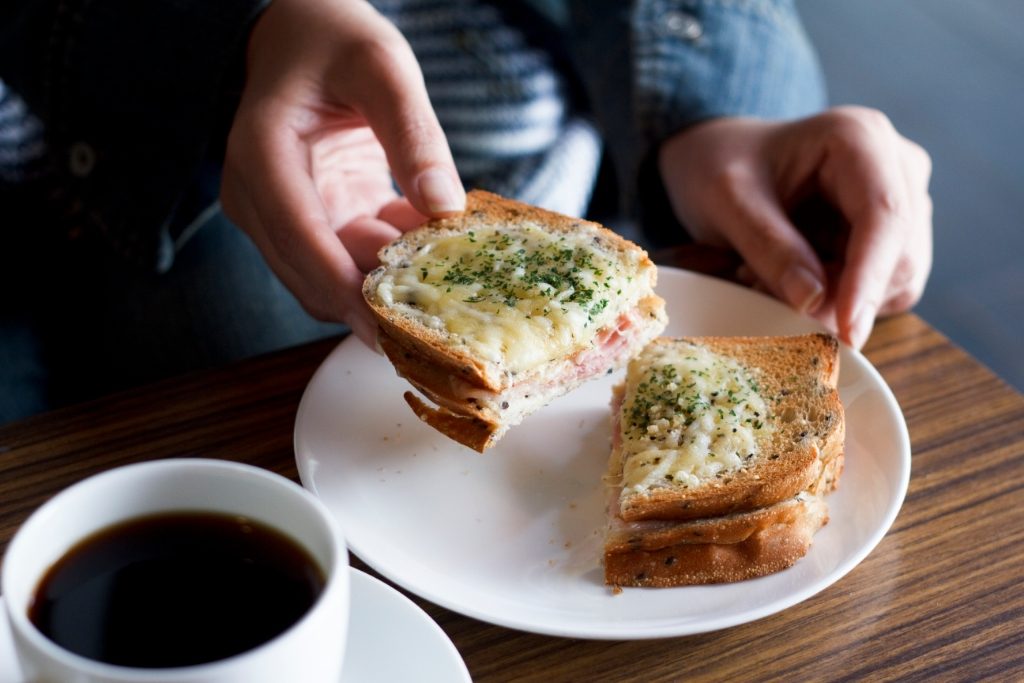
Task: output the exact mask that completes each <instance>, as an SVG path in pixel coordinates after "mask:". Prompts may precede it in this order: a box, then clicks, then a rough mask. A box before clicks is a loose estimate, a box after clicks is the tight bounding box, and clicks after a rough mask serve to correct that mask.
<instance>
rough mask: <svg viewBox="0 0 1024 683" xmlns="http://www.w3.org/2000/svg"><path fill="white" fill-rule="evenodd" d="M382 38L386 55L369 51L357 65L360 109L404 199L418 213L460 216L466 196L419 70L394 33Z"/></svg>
mask: <svg viewBox="0 0 1024 683" xmlns="http://www.w3.org/2000/svg"><path fill="white" fill-rule="evenodd" d="M381 21H382V22H384V23H387V22H386V20H385V19H383V18H381ZM386 33H387V34H390V37H389V38H388V39H387V40H386V41H384V43H383V45H384V49H379V48H378V49H371V50H367V52H366V54H365V55H364V60H361V61H362V62H363V63H362V64H361V65H360V66H359V68H360V69H361V73H360V78H359V81H360V84H361V85H362V86H363V88H362V93H361V96H360V97H359V103H358V109H360V112H361V113H362V114H363V116H364V117H365V118H366V121H367V122H368V123H369V125H370V127H371V128H372V129H373V132H374V134H375V135H376V136H377V139H378V140H380V143H381V146H382V147H383V148H384V152H385V154H386V155H387V159H388V165H389V166H390V168H391V172H392V175H393V176H394V179H395V181H396V182H397V183H398V186H399V188H401V190H402V194H404V195H405V196H406V198H408V200H409V202H410V203H411V204H412V205H413V206H414V207H415V208H416V209H417V210H418V211H420V212H421V213H423V214H425V215H428V216H444V215H449V214H452V213H457V212H459V211H462V210H463V209H465V205H466V193H465V191H464V190H463V187H462V182H461V181H460V180H459V173H458V171H457V170H456V169H455V162H454V161H453V160H452V154H451V150H450V149H449V148H448V141H447V139H446V138H445V135H444V131H442V130H441V124H440V123H439V122H438V120H437V115H436V114H435V113H434V109H433V107H432V106H431V104H430V98H429V96H428V95H427V88H426V84H425V83H424V82H423V74H422V72H421V71H420V67H419V64H418V63H417V61H416V57H415V56H414V55H413V53H412V49H411V48H410V47H409V44H408V43H407V42H406V41H405V38H404V37H402V35H401V34H400V33H399V32H398V30H397V29H395V28H394V27H393V26H391V25H390V24H387V29H386Z"/></svg>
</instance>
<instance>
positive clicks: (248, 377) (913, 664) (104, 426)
mask: <svg viewBox="0 0 1024 683" xmlns="http://www.w3.org/2000/svg"><path fill="white" fill-rule="evenodd" d="M673 260H674V261H675V262H677V263H678V262H680V259H679V258H675V259H673ZM719 265H721V266H722V268H723V270H727V269H728V267H729V264H728V263H727V262H723V263H720V264H719ZM336 343H337V340H328V341H322V342H318V343H313V344H310V345H306V346H301V347H297V348H294V349H289V350H287V351H283V352H279V353H275V354H272V355H268V356H264V357H260V358H256V359H252V360H248V361H245V362H242V363H238V364H236V365H232V366H229V367H225V368H222V369H218V370H214V371H209V372H202V373H198V374H193V375H190V376H185V377H180V378H176V379H173V380H170V381H165V382H162V383H160V384H156V385H152V386H147V387H144V388H141V389H138V390H134V391H130V392H127V393H122V394H119V395H115V396H112V397H109V398H105V399H102V400H99V401H96V402H92V403H88V404H84V405H80V406H76V407H72V408H69V409H64V410H60V411H56V412H53V413H49V414H46V415H42V416H39V417H36V418H31V419H28V420H24V421H22V422H19V423H15V424H12V425H8V426H6V427H2V428H0V551H3V550H4V549H5V548H6V545H7V543H8V541H9V540H10V538H11V536H12V535H13V534H14V532H15V530H16V529H17V527H18V525H20V524H21V523H22V522H23V521H24V520H25V518H26V517H27V516H28V515H29V514H30V513H31V512H32V511H33V510H34V509H35V508H36V507H37V506H39V505H40V504H41V503H42V502H43V501H45V500H46V499H47V498H48V497H50V496H52V495H53V494H55V493H56V492H57V491H59V490H60V489H62V488H64V487H66V486H68V485H70V484H72V483H74V482H76V481H78V480H80V479H82V478H84V477H86V476H88V475H91V474H94V473H96V472H99V471H101V470H105V469H108V468H110V467H114V466H117V465H123V464H126V463H130V462H136V461H141V460H149V459H154V458H166V457H171V456H203V457H213V458H226V459H231V460H241V461H245V462H248V463H252V464H255V465H259V466H262V467H265V468H267V469H270V470H273V471H275V472H278V473H280V474H283V475H285V476H288V477H291V478H293V479H297V472H296V469H295V461H294V457H293V451H292V427H293V420H294V418H295V411H296V408H297V406H298V402H299V398H300V396H301V394H302V391H303V389H304V388H305V386H306V383H307V382H308V381H309V379H310V377H311V376H312V374H313V372H314V371H315V370H316V368H317V366H318V365H319V363H320V362H321V361H322V360H323V359H324V358H325V357H326V356H327V354H328V353H329V351H330V350H331V349H332V348H333V347H334V345H335V344H336ZM865 352H866V354H867V357H868V358H869V359H870V360H871V362H872V363H873V364H874V365H875V366H876V367H877V368H878V369H879V370H880V371H881V373H882V375H883V376H884V377H885V380H886V381H887V382H888V384H889V386H890V387H892V389H893V391H894V392H895V394H896V398H897V399H898V400H899V402H900V405H901V406H902V407H903V410H904V414H905V416H906V420H907V424H908V426H909V429H910V438H911V442H912V444H913V474H912V477H911V481H910V490H909V492H908V495H907V498H906V502H905V504H904V506H903V509H902V511H901V513H900V515H899V517H898V518H897V520H896V523H895V525H894V526H893V528H892V530H891V531H890V532H889V534H888V535H887V536H886V537H885V538H884V539H883V540H882V542H881V544H880V545H879V546H878V547H877V548H876V549H875V551H874V552H873V553H872V554H871V555H870V556H869V557H868V558H867V559H866V560H865V561H864V562H863V563H862V564H860V565H859V566H858V567H857V568H856V569H854V570H853V571H852V572H851V573H850V574H848V575H847V576H846V577H844V578H843V579H842V580H840V581H839V582H838V583H836V584H834V585H833V586H831V587H830V588H828V589H826V590H825V591H823V592H822V593H819V594H818V595H816V596H814V597H812V598H811V599H809V600H807V601H805V602H803V603H801V604H799V605H797V606H795V607H792V608H790V609H787V610H785V611H783V612H781V613H779V614H776V615H774V616H770V617H767V618H764V619H761V620H759V621H756V622H753V623H749V624H745V625H742V626H737V627H734V628H731V629H727V630H725V631H719V632H715V633H709V634H704V635H697V636H690V637H682V638H672V639H663V640H649V641H630V642H598V641H583V640H572V639H564V638H552V637H546V636H539V635H533V634H529V633H520V632H517V631H512V630H509V629H506V628H502V627H499V626H492V625H490V624H486V623H483V622H479V621H476V620H474V619H470V618H467V617H464V616H462V615H459V614H455V613H453V612H450V611H448V610H446V609H444V608H441V607H438V606H435V605H432V604H430V603H427V602H425V601H423V600H420V599H418V598H414V599H416V600H417V602H418V603H419V604H420V605H421V606H423V607H424V609H426V610H427V612H428V613H429V614H430V615H431V616H432V617H433V618H434V619H435V620H436V621H437V622H438V623H439V624H440V625H441V626H442V628H444V630H445V631H446V632H447V633H448V635H449V636H450V637H451V638H452V640H453V641H454V642H455V645H456V646H457V647H458V649H459V651H460V652H461V653H462V655H463V657H464V658H465V660H466V663H467V665H468V667H469V670H470V672H471V673H472V675H473V678H474V680H476V681H504V680H516V681H519V680H537V681H546V682H554V681H645V682H646V681H678V680H729V681H741V680H758V681H761V680H786V681H804V680H815V681H821V680H840V679H844V680H845V679H848V680H872V681H874V680H901V681H902V680H928V681H932V680H971V681H974V680H980V679H985V678H990V679H992V680H1024V590H1022V587H1021V586H1020V584H1021V582H1022V578H1024V397H1022V396H1021V395H1020V394H1018V393H1016V392H1015V391H1014V390H1012V389H1011V388H1010V387H1009V386H1007V385H1006V384H1005V383H1003V382H1002V381H1000V380H999V379H997V378H996V377H995V376H994V375H992V374H991V373H990V372H989V371H987V370H986V369H984V368H983V367H981V366H980V365H979V364H978V363H977V362H975V361H974V360H973V359H971V358H970V357H969V356H968V355H967V354H965V353H964V352H963V351H961V350H959V349H957V348H956V347H954V346H953V345H952V344H951V343H950V342H949V341H948V340H947V339H945V338H944V337H943V336H942V335H940V334H939V333H937V332H936V331H935V330H934V329H932V328H931V327H929V326H928V325H927V324H926V323H925V322H923V321H922V320H921V319H920V318H917V317H916V316H914V315H910V314H908V315H902V316H898V317H895V318H890V319H888V320H885V321H883V322H881V323H879V324H878V325H877V327H876V329H875V331H874V334H873V335H872V337H871V339H870V341H869V343H868V345H867V347H866V349H865ZM354 564H355V565H356V566H358V567H360V568H362V569H366V567H365V565H363V564H362V563H361V562H359V561H358V559H355V560H354Z"/></svg>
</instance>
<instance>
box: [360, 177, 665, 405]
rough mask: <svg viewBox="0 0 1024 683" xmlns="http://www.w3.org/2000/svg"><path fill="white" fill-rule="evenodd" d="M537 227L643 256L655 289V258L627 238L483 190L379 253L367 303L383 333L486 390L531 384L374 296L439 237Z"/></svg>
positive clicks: (367, 290)
mask: <svg viewBox="0 0 1024 683" xmlns="http://www.w3.org/2000/svg"><path fill="white" fill-rule="evenodd" d="M524 222H533V223H537V224H539V225H542V226H544V229H545V230H546V231H548V232H551V233H579V232H581V231H587V232H589V233H590V234H591V235H592V236H593V238H594V239H595V240H597V241H598V242H599V243H600V244H601V245H602V248H604V249H606V250H608V251H609V252H617V253H618V254H620V255H622V254H626V253H633V254H637V255H639V258H640V260H639V265H638V272H644V273H647V274H648V277H649V278H650V285H651V286H652V287H653V286H654V283H655V280H656V278H657V270H656V269H655V267H654V263H653V262H652V261H651V260H650V257H649V256H648V255H647V253H646V252H644V251H643V250H642V249H640V248H639V247H637V246H636V245H635V244H633V243H632V242H630V241H628V240H626V239H624V238H623V237H622V236H620V235H618V234H616V233H614V232H612V231H611V230H608V229H607V228H605V227H603V226H601V225H599V224H597V223H594V222H592V221H587V220H583V219H581V218H572V217H569V216H564V215H562V214H559V213H555V212H553V211H547V210H545V209H541V208H538V207H535V206H530V205H529V204H523V203H522V202H517V201H515V200H512V199H506V198H505V197H500V196H498V195H496V194H492V193H490V192H485V191H483V190H472V191H471V192H469V193H468V194H467V195H466V210H465V212H463V213H461V214H459V215H457V216H452V217H450V218H441V219H435V220H432V221H429V222H428V223H425V224H424V225H423V226H421V227H419V228H417V229H416V230H414V231H412V232H408V233H406V234H404V235H403V236H402V237H400V238H398V239H397V240H396V241H394V242H392V243H391V244H389V245H388V246H386V247H384V248H383V249H381V250H380V252H379V253H378V256H379V257H380V260H381V264H382V265H381V266H379V267H377V268H375V269H374V270H372V271H371V272H370V273H368V274H367V276H366V279H365V281H364V282H363V298H364V299H365V300H366V303H367V304H368V305H369V307H370V310H371V311H372V312H373V314H374V317H376V319H377V323H378V325H379V326H380V329H381V331H382V332H383V333H384V334H386V335H387V336H389V337H390V338H391V339H392V340H395V341H396V343H398V344H400V345H401V346H402V347H403V348H405V349H407V350H409V351H411V352H414V353H415V354H416V355H417V356H418V357H420V358H422V359H424V362H428V363H430V364H432V365H435V366H436V367H437V369H438V371H439V372H444V373H447V374H450V375H453V376H456V377H459V378H460V379H462V380H463V381H466V382H469V383H471V384H475V385H477V386H479V387H482V388H484V389H488V390H490V391H494V392H501V391H503V390H505V389H507V388H508V387H509V386H510V385H511V384H512V383H513V382H515V381H521V380H523V379H526V378H524V377H522V376H519V377H513V376H512V375H511V374H510V373H509V372H508V371H507V370H505V369H503V368H501V367H499V366H497V365H496V364H494V363H488V362H486V361H483V360H481V359H479V358H477V357H475V356H474V355H473V354H472V353H469V352H467V351H466V350H464V349H462V348H459V347H458V346H454V345H452V344H451V340H450V337H449V336H448V335H447V333H445V332H442V331H439V330H434V329H430V328H428V327H426V326H424V325H422V324H419V323H418V322H417V321H415V320H412V319H410V318H408V317H407V316H404V315H401V314H400V313H399V312H397V311H395V310H394V309H392V308H390V307H388V306H387V305H385V304H384V303H383V302H381V301H380V300H379V299H378V298H377V296H376V294H375V292H376V289H377V287H378V285H379V284H380V281H381V278H382V277H383V276H384V274H385V273H386V272H387V268H388V267H389V266H393V265H395V264H397V263H400V262H401V261H402V260H403V259H405V258H407V257H408V256H409V255H410V254H411V253H412V252H413V251H415V250H416V248H417V247H419V246H421V245H422V244H424V243H427V242H430V241H432V240H435V239H438V238H439V237H443V236H447V235H452V234H464V233H465V232H466V231H467V230H468V229H471V228H472V227H473V226H474V225H482V224H505V225H515V224H516V223H524Z"/></svg>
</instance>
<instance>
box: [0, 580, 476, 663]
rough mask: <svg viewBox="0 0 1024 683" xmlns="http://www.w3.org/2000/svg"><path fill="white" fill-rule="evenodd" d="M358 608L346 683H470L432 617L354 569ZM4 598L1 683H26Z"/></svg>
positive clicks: (0, 625) (347, 652)
mask: <svg viewBox="0 0 1024 683" xmlns="http://www.w3.org/2000/svg"><path fill="white" fill-rule="evenodd" d="M349 572H350V577H351V581H352V606H351V613H350V617H349V619H350V621H351V623H350V625H349V629H348V643H347V644H346V646H345V667H344V669H343V670H342V675H341V683H366V682H367V681H376V682H377V683H404V682H405V681H423V683H470V681H471V679H470V677H469V671H467V670H466V664H465V662H463V661H462V657H461V656H460V655H459V652H458V650H456V649H455V645H453V644H452V641H451V640H449V639H448V636H447V635H446V634H445V632H444V631H442V630H441V627H440V626H438V625H437V624H436V623H435V622H434V621H433V620H432V619H431V618H430V617H429V616H428V615H427V613H426V612H424V611H423V610H421V609H420V608H419V606H418V605H417V604H416V603H414V602H413V601H412V600H410V599H409V598H407V597H405V596H404V595H402V594H401V593H399V592H398V591H396V590H395V589H394V588H392V587H391V586H389V585H387V584H386V583H383V582H382V581H378V580H377V579H375V578H373V577H372V576H370V575H369V574H366V573H364V572H361V571H359V570H358V569H353V568H349ZM22 680H23V679H22V676H21V671H20V669H19V667H18V663H17V660H16V658H15V654H14V643H13V640H12V636H11V631H10V624H9V623H8V621H7V617H6V616H4V614H3V598H2V597H0V683H20V682H21V681H22Z"/></svg>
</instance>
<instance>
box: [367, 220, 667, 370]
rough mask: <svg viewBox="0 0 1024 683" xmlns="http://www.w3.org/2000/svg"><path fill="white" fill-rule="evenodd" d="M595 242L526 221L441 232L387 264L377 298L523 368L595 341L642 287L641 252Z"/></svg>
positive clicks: (644, 282) (511, 366) (474, 350)
mask: <svg viewBox="0 0 1024 683" xmlns="http://www.w3.org/2000/svg"><path fill="white" fill-rule="evenodd" d="M599 240H600V238H599V237H596V236H594V235H593V234H592V233H588V232H581V233H579V234H571V235H570V234H565V235H563V234H551V233H548V232H546V231H545V230H544V229H543V228H541V227H540V226H539V225H534V224H529V223H527V224H521V225H518V226H516V228H515V230H510V229H507V228H500V227H487V228H482V229H479V230H475V231H473V232H469V233H468V234H459V235H451V236H448V237H443V238H441V239H438V240H435V241H432V242H430V243H428V244H424V245H423V246H421V247H420V248H419V249H418V250H417V251H416V252H415V253H414V254H413V255H412V256H411V257H410V258H409V259H407V260H405V261H403V262H402V263H400V264H398V265H397V266H393V267H391V268H389V269H388V272H387V273H386V274H385V275H384V277H383V278H382V279H381V281H380V284H379V286H378V289H377V296H378V297H379V298H380V300H381V301H382V302H383V303H384V304H386V305H388V306H394V307H396V308H398V309H400V310H402V312H403V313H404V314H405V315H408V316H409V317H411V318H414V319H417V320H419V321H420V322H421V323H422V324H423V325H425V326H427V327H429V328H432V329H436V330H442V331H445V332H447V333H448V334H449V335H451V339H452V342H453V343H456V344H464V345H466V346H467V347H468V348H469V349H470V351H471V352H472V353H473V354H474V355H478V356H480V357H482V358H484V359H486V360H488V361H492V362H495V363H501V364H502V365H503V367H504V369H505V370H507V371H509V372H511V373H519V372H523V371H526V370H529V369H531V368H534V367H536V366H538V365H541V364H543V363H545V362H547V361H549V360H551V359H552V358H557V357H559V356H562V355H564V354H567V353H570V352H572V351H573V350H574V349H576V348H581V347H584V346H586V345H588V344H589V343H591V341H592V339H593V336H594V334H593V333H594V332H596V331H597V330H599V329H601V328H602V327H605V326H606V325H608V324H610V323H612V322H613V321H615V319H616V318H617V317H618V316H619V313H620V312H621V311H622V310H623V308H625V307H626V306H627V305H629V306H631V305H633V303H635V301H636V300H637V299H638V297H639V294H640V292H641V291H642V290H643V289H645V288H646V287H647V279H646V277H637V275H638V273H637V269H638V264H639V260H640V258H642V252H639V251H637V252H632V251H631V252H628V253H627V254H626V255H624V257H620V256H619V255H618V254H617V253H612V252H610V251H609V249H608V247H607V246H606V245H604V244H602V243H600V242H599Z"/></svg>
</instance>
